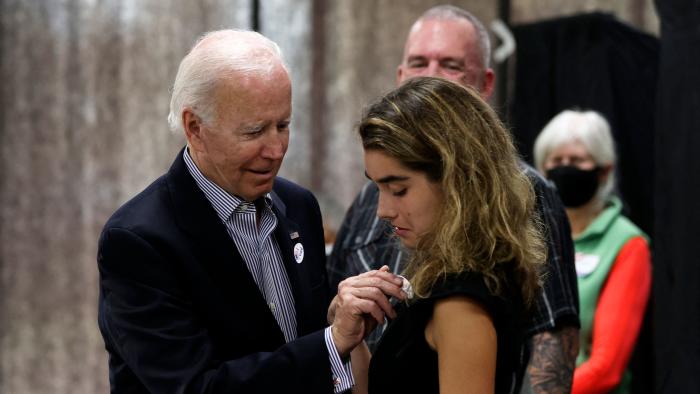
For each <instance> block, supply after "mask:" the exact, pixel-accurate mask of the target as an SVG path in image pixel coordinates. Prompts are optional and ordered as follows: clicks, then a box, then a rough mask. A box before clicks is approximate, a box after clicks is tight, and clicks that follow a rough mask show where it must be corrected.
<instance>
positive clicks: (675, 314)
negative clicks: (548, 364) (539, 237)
mask: <svg viewBox="0 0 700 394" xmlns="http://www.w3.org/2000/svg"><path fill="white" fill-rule="evenodd" d="M656 9H657V11H658V14H659V17H660V20H661V56H660V65H659V83H658V94H657V96H658V100H657V112H656V119H657V121H656V136H655V137H656V138H655V157H656V160H655V163H656V183H655V187H654V199H655V208H656V209H655V212H656V222H655V226H654V227H655V229H656V232H655V234H654V241H655V248H654V252H655V253H654V266H655V270H654V275H655V276H654V286H655V288H654V291H655V294H656V306H657V307H656V313H655V316H654V323H655V334H656V335H655V340H654V342H655V349H656V360H657V362H656V383H657V384H656V387H657V390H656V392H659V393H700V261H698V260H700V258H699V257H698V256H700V239H699V237H698V234H700V230H698V224H700V207H698V195H699V194H700V1H698V0H663V1H658V0H657V1H656Z"/></svg>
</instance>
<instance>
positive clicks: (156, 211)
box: [97, 30, 405, 394]
mask: <svg viewBox="0 0 700 394" xmlns="http://www.w3.org/2000/svg"><path fill="white" fill-rule="evenodd" d="M290 119H291V82H290V79H289V74H288V71H287V68H286V66H285V65H284V62H283V60H282V57H281V54H280V51H279V48H278V47H277V45H276V44H275V43H273V42H272V41H270V40H268V39H267V38H265V37H263V36H261V35H260V34H258V33H254V32H246V31H235V30H224V31H218V32H213V33H209V34H207V35H205V36H204V37H203V38H202V39H201V40H200V41H199V42H198V43H197V44H196V45H195V46H194V47H193V48H192V50H191V51H190V52H189V54H187V56H186V57H185V58H184V59H183V60H182V62H181V64H180V68H179V70H178V73H177V76H176V78H175V83H174V86H173V92H172V99H171V105H170V114H169V116H168V121H169V123H170V127H171V128H172V129H173V130H174V131H176V132H182V133H184V135H185V137H186V139H187V146H186V147H185V148H184V149H183V150H182V151H180V153H179V154H178V155H177V157H176V159H175V161H174V162H173V164H172V166H171V167H170V169H169V170H168V172H167V173H166V174H164V175H163V176H161V177H160V178H158V179H157V180H155V181H154V182H153V183H152V184H151V185H150V186H148V187H147V188H146V189H145V190H144V191H142V192H141V193H139V194H138V195H136V196H135V197H134V198H132V199H131V200H130V201H128V202H127V203H126V204H124V205H123V206H122V207H121V208H119V209H118V210H117V211H116V212H115V213H114V215H113V216H112V217H111V218H110V219H109V221H108V222H107V224H106V225H105V227H104V229H103V231H102V234H101V237H100V241H99V250H98V257H97V261H98V266H99V272H100V282H99V283H100V296H99V318H98V319H99V327H100V331H101V333H102V336H103V338H104V341H105V347H106V350H107V351H108V353H109V377H110V385H111V391H112V392H113V393H168V394H170V393H275V392H285V393H333V392H342V391H345V390H347V389H349V388H351V387H352V386H353V384H354V383H355V382H354V378H353V374H352V369H351V364H350V362H349V360H350V359H351V358H354V357H356V353H357V352H360V354H361V355H363V354H366V353H367V350H366V347H363V346H364V345H362V346H360V347H357V345H358V344H362V338H363V337H364V336H365V334H366V332H365V331H366V330H367V329H368V327H370V326H371V325H370V324H369V323H365V322H367V321H368V320H369V319H375V320H378V321H383V320H384V316H385V315H388V316H389V317H393V316H395V314H394V311H393V309H392V307H391V304H390V303H389V301H388V300H387V298H386V297H385V296H384V293H386V294H389V295H392V296H394V297H398V298H399V299H403V298H404V297H405V296H404V294H403V293H402V292H401V284H402V281H401V280H400V278H397V277H396V276H395V275H393V274H391V273H388V272H380V271H376V272H372V273H369V274H368V275H367V276H366V278H365V279H363V281H365V282H362V281H361V282H362V283H358V284H356V286H357V288H358V291H359V292H360V293H358V294H361V295H362V299H360V298H357V297H354V296H353V295H352V294H350V295H348V296H346V297H345V298H344V300H345V302H344V303H342V304H339V305H337V307H336V310H335V312H336V314H335V320H334V321H333V323H332V325H331V326H328V325H327V323H326V312H327V308H328V303H329V300H330V296H331V294H330V293H329V291H328V286H327V276H326V271H325V254H324V243H323V229H322V222H321V215H320V211H319V207H318V203H317V201H316V199H315V198H314V196H313V195H312V194H311V193H310V192H309V191H307V190H305V189H303V188H301V187H300V186H298V185H295V184H293V183H292V182H289V181H287V180H284V179H282V178H279V177H277V176H276V175H277V172H278V170H279V168H280V166H281V165H282V159H283V157H284V155H285V152H286V150H287V144H288V142H289V124H290ZM363 283H366V285H367V286H366V288H363ZM379 290H381V291H379ZM369 316H371V318H370V317H369ZM353 349H357V352H355V351H353ZM351 353H352V354H351ZM362 379H366V377H362V376H358V380H359V381H358V383H362Z"/></svg>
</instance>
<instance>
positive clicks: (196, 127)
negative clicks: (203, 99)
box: [182, 108, 203, 150]
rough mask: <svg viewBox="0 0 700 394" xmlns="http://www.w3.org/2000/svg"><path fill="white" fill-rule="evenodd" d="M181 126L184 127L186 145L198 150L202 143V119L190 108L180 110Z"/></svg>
mask: <svg viewBox="0 0 700 394" xmlns="http://www.w3.org/2000/svg"><path fill="white" fill-rule="evenodd" d="M182 128H183V129H185V138H187V145H189V146H190V148H192V149H194V150H200V149H201V148H202V146H203V144H202V119H201V118H200V117H199V116H198V115H197V114H195V113H194V112H192V110H191V109H189V108H185V109H184V110H182Z"/></svg>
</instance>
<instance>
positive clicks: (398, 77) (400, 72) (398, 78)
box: [396, 63, 403, 86]
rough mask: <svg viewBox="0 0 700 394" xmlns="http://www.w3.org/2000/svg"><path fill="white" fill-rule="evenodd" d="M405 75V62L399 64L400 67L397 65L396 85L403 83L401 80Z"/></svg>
mask: <svg viewBox="0 0 700 394" xmlns="http://www.w3.org/2000/svg"><path fill="white" fill-rule="evenodd" d="M402 77H403V63H401V64H399V66H398V67H396V86H399V85H401V81H402V79H401V78H402Z"/></svg>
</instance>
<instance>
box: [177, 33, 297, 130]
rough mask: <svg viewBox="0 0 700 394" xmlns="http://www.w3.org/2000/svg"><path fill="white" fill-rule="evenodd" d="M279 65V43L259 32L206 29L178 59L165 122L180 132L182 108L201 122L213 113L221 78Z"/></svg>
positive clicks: (257, 72)
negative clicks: (179, 59)
mask: <svg viewBox="0 0 700 394" xmlns="http://www.w3.org/2000/svg"><path fill="white" fill-rule="evenodd" d="M278 65H281V66H282V67H283V68H285V70H286V66H285V64H284V60H283V58H282V51H281V50H280V48H279V46H278V45H277V44H276V43H274V42H273V41H271V40H270V39H268V38H266V37H265V36H263V35H262V34H260V33H256V32H253V31H244V30H219V31H213V32H209V33H206V34H205V35H203V36H202V37H201V38H200V39H199V40H197V42H196V43H195V44H194V46H193V47H192V49H191V50H190V52H189V53H188V54H187V55H186V56H185V57H184V58H183V59H182V61H181V62H180V67H179V68H178V70H177V76H176V77H175V82H174V83H173V89H172V96H171V98H170V113H169V114H168V125H169V126H170V130H172V131H173V132H184V126H183V124H182V111H183V110H185V109H186V108H188V109H190V110H191V111H192V112H194V113H196V114H197V116H199V117H200V118H201V119H202V122H204V123H211V122H212V121H213V119H214V118H215V116H216V105H215V104H216V102H215V94H214V93H215V90H216V88H217V87H218V86H219V85H220V84H221V82H222V81H225V80H235V79H245V78H247V77H248V76H250V75H254V74H255V75H265V74H269V73H270V72H272V70H274V69H275V67H276V66H278Z"/></svg>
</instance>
